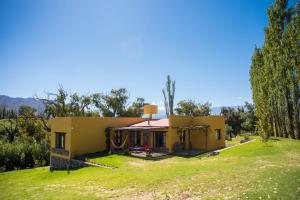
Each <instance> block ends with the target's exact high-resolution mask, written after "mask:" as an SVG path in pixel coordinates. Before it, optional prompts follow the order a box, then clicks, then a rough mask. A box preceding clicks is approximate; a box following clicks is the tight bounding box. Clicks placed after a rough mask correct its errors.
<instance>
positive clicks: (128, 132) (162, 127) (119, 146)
mask: <svg viewBox="0 0 300 200" xmlns="http://www.w3.org/2000/svg"><path fill="white" fill-rule="evenodd" d="M167 132H168V124H167V120H148V121H145V122H141V123H138V124H134V125H131V126H127V127H116V128H112V130H111V137H110V142H111V145H110V146H111V150H125V149H127V150H129V151H130V152H131V154H132V155H136V156H141V157H144V156H145V155H146V156H147V155H149V154H153V156H159V155H160V154H159V153H164V154H165V153H168V149H167V145H166V142H167V139H166V137H167ZM142 152H144V153H145V155H144V154H143V153H142ZM156 154H157V155H156Z"/></svg>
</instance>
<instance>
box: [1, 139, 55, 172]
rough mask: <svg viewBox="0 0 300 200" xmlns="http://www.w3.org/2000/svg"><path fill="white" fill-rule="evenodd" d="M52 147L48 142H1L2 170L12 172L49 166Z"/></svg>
mask: <svg viewBox="0 0 300 200" xmlns="http://www.w3.org/2000/svg"><path fill="white" fill-rule="evenodd" d="M49 157H50V147H49V142H48V141H47V140H41V141H40V142H39V143H38V142H36V141H35V140H34V141H27V140H24V139H23V140H19V141H15V142H13V143H8V142H4V141H0V170H1V171H10V170H14V169H25V168H32V167H40V166H45V165H48V164H49Z"/></svg>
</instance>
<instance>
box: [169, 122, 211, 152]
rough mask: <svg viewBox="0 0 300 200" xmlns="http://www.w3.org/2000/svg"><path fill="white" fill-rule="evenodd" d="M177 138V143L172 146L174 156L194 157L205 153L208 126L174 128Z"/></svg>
mask: <svg viewBox="0 0 300 200" xmlns="http://www.w3.org/2000/svg"><path fill="white" fill-rule="evenodd" d="M174 128H175V129H176V130H177V134H178V136H179V143H176V144H175V145H174V154H175V155H179V156H196V155H199V154H202V153H205V152H206V151H207V144H208V141H207V140H208V128H209V126H208V125H197V126H189V127H174Z"/></svg>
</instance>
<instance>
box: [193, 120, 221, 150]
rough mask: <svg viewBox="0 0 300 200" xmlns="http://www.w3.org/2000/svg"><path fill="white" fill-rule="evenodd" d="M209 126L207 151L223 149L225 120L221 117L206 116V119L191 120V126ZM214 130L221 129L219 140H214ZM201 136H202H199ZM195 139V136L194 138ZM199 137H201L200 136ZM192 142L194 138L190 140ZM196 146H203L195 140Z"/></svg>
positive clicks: (199, 141)
mask: <svg viewBox="0 0 300 200" xmlns="http://www.w3.org/2000/svg"><path fill="white" fill-rule="evenodd" d="M203 124H206V125H209V127H208V130H207V150H213V149H219V148H223V147H225V136H226V130H225V119H224V117H223V116H206V117H195V118H193V125H194V126H197V125H203ZM216 129H221V139H220V140H217V139H216V133H215V130H216ZM201 135H203V134H201ZM193 136H194V135H193ZM194 137H195V136H194ZM200 137H201V136H200ZM192 141H194V138H192ZM195 141H197V142H195V143H197V144H196V145H203V144H201V142H202V141H201V140H197V139H196V138H195Z"/></svg>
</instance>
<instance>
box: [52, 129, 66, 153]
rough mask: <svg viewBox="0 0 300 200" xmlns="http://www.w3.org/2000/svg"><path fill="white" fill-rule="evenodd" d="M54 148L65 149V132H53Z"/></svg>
mask: <svg viewBox="0 0 300 200" xmlns="http://www.w3.org/2000/svg"><path fill="white" fill-rule="evenodd" d="M55 148H56V149H63V150H65V149H66V133H64V132H55Z"/></svg>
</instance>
